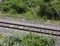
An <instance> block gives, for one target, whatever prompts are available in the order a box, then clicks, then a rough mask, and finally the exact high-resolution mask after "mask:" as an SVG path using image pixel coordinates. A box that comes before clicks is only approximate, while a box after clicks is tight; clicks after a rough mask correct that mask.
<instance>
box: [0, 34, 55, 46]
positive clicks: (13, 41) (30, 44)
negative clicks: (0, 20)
mask: <svg viewBox="0 0 60 46" xmlns="http://www.w3.org/2000/svg"><path fill="white" fill-rule="evenodd" d="M55 42H56V41H55V39H54V38H51V37H47V36H40V35H35V34H31V33H30V34H28V35H27V36H24V37H21V36H19V35H13V36H9V37H5V38H4V40H2V41H1V42H0V45H1V46H55Z"/></svg>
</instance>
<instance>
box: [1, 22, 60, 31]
mask: <svg viewBox="0 0 60 46" xmlns="http://www.w3.org/2000/svg"><path fill="white" fill-rule="evenodd" d="M0 23H2V24H9V25H16V26H24V27H31V28H36V29H44V30H50V31H57V32H60V30H57V29H50V28H44V27H36V26H29V25H22V24H15V23H9V22H0Z"/></svg>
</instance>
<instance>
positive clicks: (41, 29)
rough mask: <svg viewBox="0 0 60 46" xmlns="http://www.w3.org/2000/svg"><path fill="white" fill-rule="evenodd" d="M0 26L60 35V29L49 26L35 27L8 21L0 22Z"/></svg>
mask: <svg viewBox="0 0 60 46" xmlns="http://www.w3.org/2000/svg"><path fill="white" fill-rule="evenodd" d="M0 27H4V28H11V29H17V30H23V31H30V32H35V33H42V34H48V35H54V36H60V30H57V29H51V28H44V27H36V26H30V25H22V24H15V23H8V22H0Z"/></svg>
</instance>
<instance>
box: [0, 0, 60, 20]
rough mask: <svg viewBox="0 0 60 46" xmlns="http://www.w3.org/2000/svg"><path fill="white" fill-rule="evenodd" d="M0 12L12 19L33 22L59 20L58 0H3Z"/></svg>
mask: <svg viewBox="0 0 60 46" xmlns="http://www.w3.org/2000/svg"><path fill="white" fill-rule="evenodd" d="M0 10H1V11H2V12H3V13H4V15H5V14H8V15H5V16H9V17H14V18H23V19H27V20H35V21H46V20H47V19H49V20H56V21H59V20H60V16H59V15H60V0H3V1H2V2H1V3H0ZM4 15H3V16H4ZM1 16H2V15H1Z"/></svg>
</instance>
